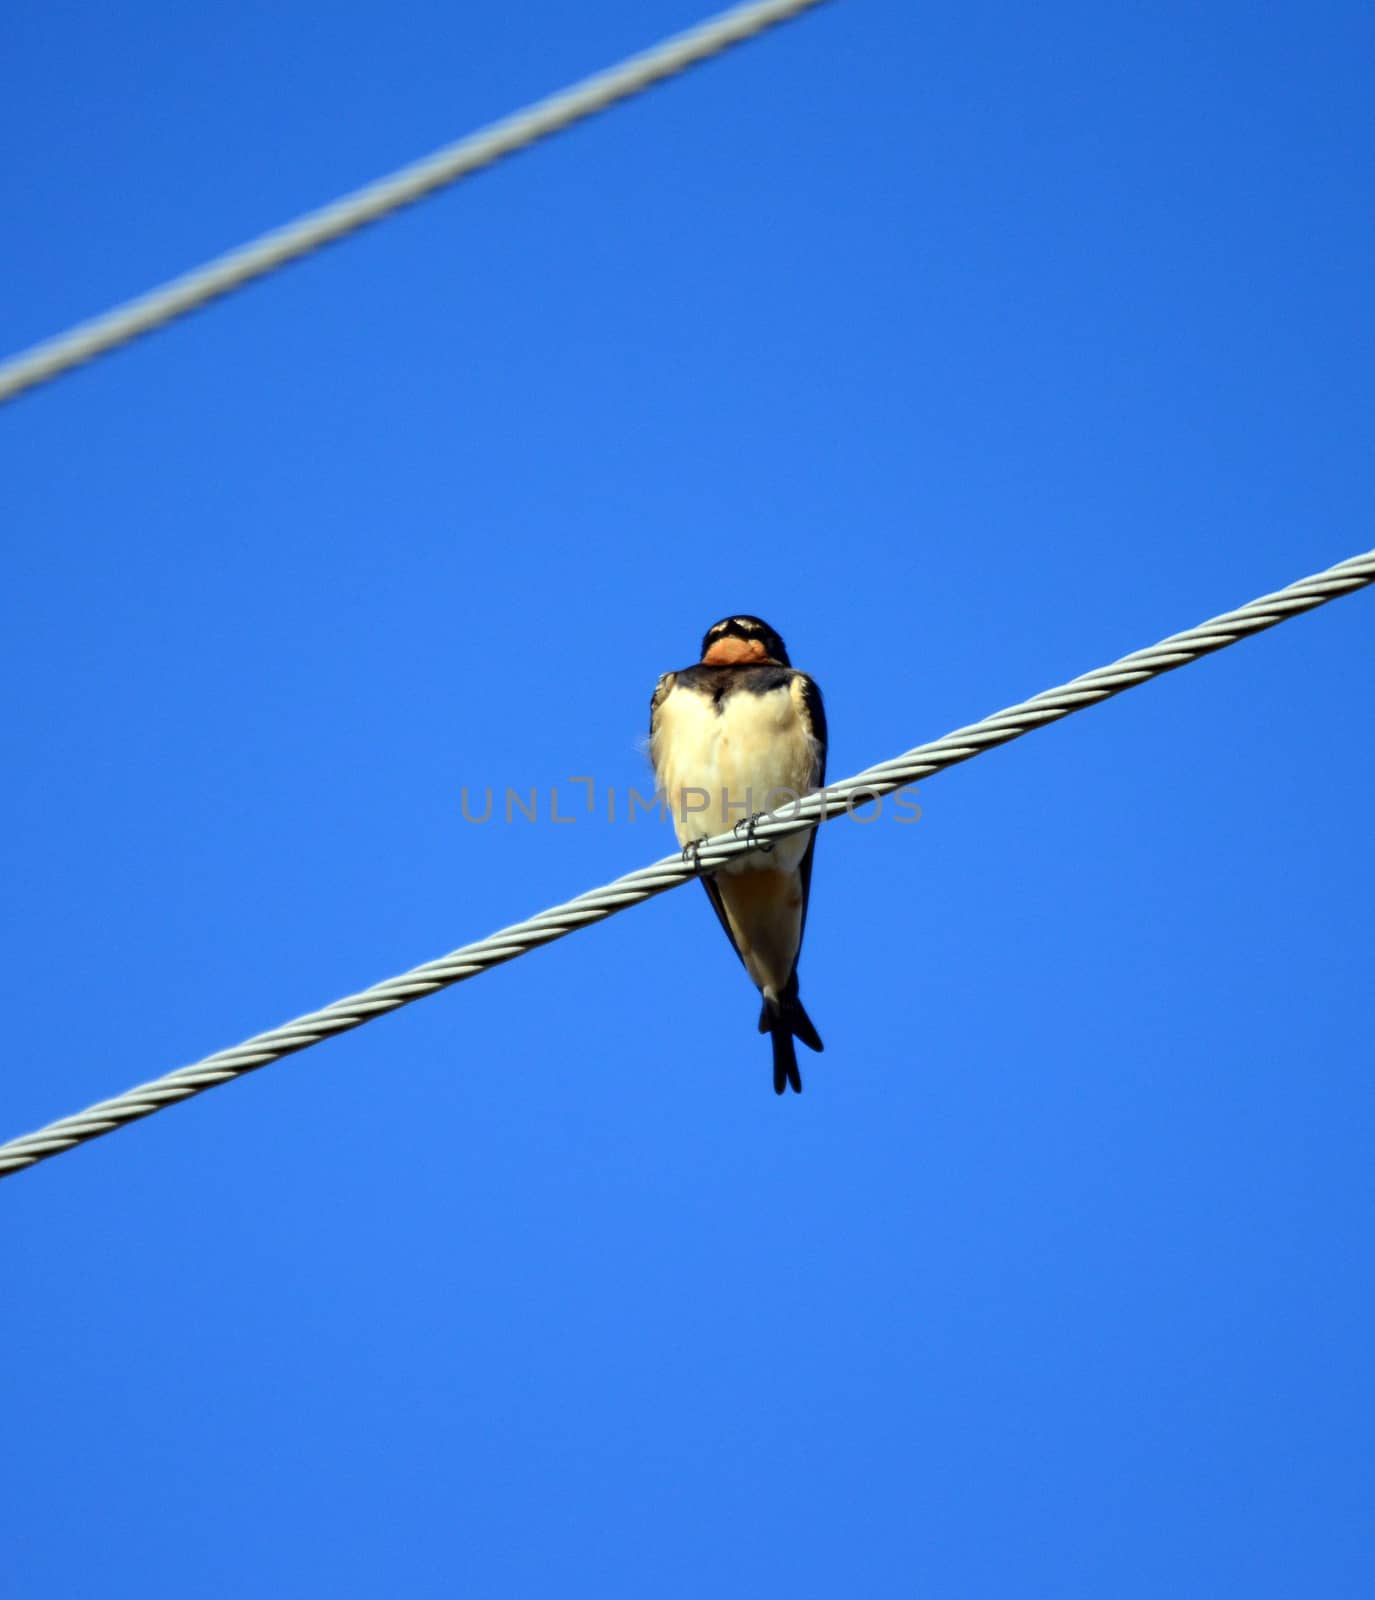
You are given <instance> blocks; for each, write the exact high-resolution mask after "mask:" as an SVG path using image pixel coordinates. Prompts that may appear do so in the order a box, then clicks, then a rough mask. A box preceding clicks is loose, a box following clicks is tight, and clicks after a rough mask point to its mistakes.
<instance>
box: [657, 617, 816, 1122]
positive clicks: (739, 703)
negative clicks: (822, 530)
mask: <svg viewBox="0 0 1375 1600" xmlns="http://www.w3.org/2000/svg"><path fill="white" fill-rule="evenodd" d="M649 752H650V758H651V759H652V761H653V763H654V775H655V777H656V779H657V780H658V785H659V789H660V792H661V793H662V794H663V795H664V797H665V799H666V801H667V804H668V806H669V808H670V810H671V811H672V814H673V825H674V829H675V831H676V832H677V835H678V842H679V844H681V845H682V846H683V850H684V854H685V855H686V854H687V853H688V852H689V851H690V850H691V848H692V846H693V845H694V844H695V843H699V842H700V841H701V840H703V839H706V838H709V837H710V836H711V835H712V834H716V833H726V832H729V831H730V830H731V828H732V827H733V826H734V828H735V829H736V831H737V832H738V831H739V829H740V828H741V826H746V827H748V826H749V825H750V822H751V819H753V818H754V817H757V816H758V815H759V814H760V813H762V812H765V811H768V810H777V809H779V808H782V807H785V806H786V805H787V804H788V803H789V801H790V800H792V799H793V798H794V797H796V796H798V795H803V794H806V793H807V791H808V790H810V789H814V788H816V787H818V786H819V785H820V784H822V783H824V782H825V781H826V713H825V711H824V710H823V708H822V704H821V691H820V690H819V689H818V688H817V686H816V685H815V684H814V683H813V682H812V680H811V679H810V678H809V677H807V676H806V675H805V674H804V673H801V672H794V671H793V669H792V664H791V662H790V661H789V660H788V652H787V650H786V649H784V646H783V641H782V639H780V638H779V636H778V635H777V634H776V633H775V632H774V631H773V629H772V628H771V627H769V625H768V624H767V623H766V622H761V621H760V620H759V618H758V617H726V618H725V619H724V621H721V622H718V623H716V625H715V626H714V627H711V628H708V629H707V634H706V637H705V638H704V639H703V640H702V657H701V660H700V661H699V662H698V663H697V665H696V666H692V667H685V668H684V669H683V670H682V671H681V672H666V673H665V674H664V676H663V677H662V678H660V679H659V684H658V687H657V688H656V689H655V691H654V698H653V699H652V700H651V701H650V721H649ZM815 847H816V831H815V829H811V830H809V831H807V832H805V833H795V834H790V835H788V836H787V837H786V838H782V839H775V840H773V841H772V843H771V845H769V846H764V847H761V851H760V852H754V851H752V852H750V853H749V854H747V855H740V856H735V857H733V858H732V859H731V860H730V861H727V862H726V863H725V864H724V865H723V866H722V867H720V868H718V869H717V871H716V872H715V873H714V874H713V875H712V876H710V877H704V878H703V879H702V880H701V883H702V887H703V888H704V889H705V890H706V891H707V898H708V899H709V900H710V901H711V904H712V909H713V910H714V911H715V912H716V915H717V917H718V918H719V919H720V922H721V926H722V927H723V928H724V929H725V930H726V937H727V938H728V939H729V940H730V942H731V944H732V946H734V949H735V953H736V954H737V955H738V956H739V957H740V959H741V961H742V962H743V963H744V965H745V971H746V972H748V973H749V975H750V977H751V978H752V979H753V980H754V982H755V984H756V985H757V986H758V989H759V992H760V994H762V995H763V997H764V1009H763V1010H762V1011H761V1012H760V1014H759V1031H760V1033H767V1034H769V1035H770V1036H771V1037H772V1040H773V1087H774V1092H775V1093H776V1094H782V1093H783V1091H784V1090H785V1089H786V1088H787V1087H788V1085H789V1084H791V1085H792V1087H793V1088H794V1089H795V1090H796V1091H797V1092H798V1093H799V1094H801V1092H802V1078H801V1075H800V1074H799V1072H798V1070H797V1051H796V1049H795V1048H794V1046H793V1039H794V1038H795V1037H796V1038H798V1039H801V1041H802V1042H803V1044H805V1045H806V1046H807V1047H808V1048H809V1049H811V1050H820V1049H821V1038H820V1036H819V1035H818V1033H817V1031H816V1029H815V1028H814V1027H813V1026H812V1021H811V1018H810V1017H809V1016H808V1015H807V1013H806V1012H805V1011H804V1010H803V1009H802V1002H801V1000H800V999H798V994H797V957H798V952H799V950H800V949H801V947H802V932H803V929H804V928H805V926H806V923H807V901H808V899H809V897H810V894H811V885H812V851H813V850H814V849H815ZM764 850H767V853H762V852H763V851H764Z"/></svg>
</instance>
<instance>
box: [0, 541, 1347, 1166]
mask: <svg viewBox="0 0 1375 1600" xmlns="http://www.w3.org/2000/svg"><path fill="white" fill-rule="evenodd" d="M1371 583H1375V550H1368V551H1366V553H1365V554H1364V555H1359V556H1353V557H1352V558H1351V559H1350V560H1349V561H1343V562H1340V563H1339V564H1338V565H1337V566H1335V567H1329V568H1328V569H1327V571H1326V572H1320V573H1317V574H1316V575H1315V576H1313V577H1311V578H1302V579H1300V580H1299V581H1298V582H1297V583H1291V584H1290V585H1289V586H1288V588H1286V589H1280V590H1278V591H1277V592H1276V593H1275V594H1268V595H1263V596H1262V597H1261V598H1260V599H1259V600H1252V601H1251V603H1250V604H1249V605H1245V606H1242V607H1241V608H1240V609H1239V610H1237V611H1229V612H1227V613H1225V614H1224V615H1223V616H1220V617H1214V618H1212V620H1211V621H1209V622H1204V623H1201V624H1200V625H1199V626H1198V627H1197V628H1190V629H1188V630H1187V631H1186V632H1184V633H1176V634H1172V635H1171V636H1170V638H1168V639H1163V640H1162V641H1161V642H1160V643H1159V644H1156V645H1152V646H1150V648H1149V649H1146V650H1137V651H1135V652H1133V654H1131V655H1128V656H1123V657H1122V658H1121V660H1120V661H1114V662H1113V663H1112V664H1111V665H1110V666H1106V667H1099V668H1098V669H1097V671H1095V672H1087V673H1085V674H1084V675H1083V676H1082V677H1079V678H1072V679H1071V680H1070V681H1069V682H1068V683H1066V684H1061V685H1060V687H1059V688H1057V689H1046V690H1045V691H1044V692H1043V693H1041V694H1038V695H1033V696H1032V698H1031V699H1030V700H1023V701H1022V702H1021V704H1020V705H1015V706H1009V707H1008V709H1007V710H1006V711H998V712H995V713H994V715H993V716H991V717H985V718H984V719H983V721H982V722H975V723H971V724H970V726H969V727H967V728H957V729H956V730H955V731H954V732H953V733H948V734H946V735H945V737H944V738H943V739H937V740H935V741H934V742H932V743H931V744H921V745H918V746H917V747H916V749H914V750H909V751H908V752H907V753H906V755H902V756H898V757H896V759H894V760H892V761H885V762H881V763H880V764H879V765H878V766H876V767H869V768H867V769H866V770H865V771H863V772H861V773H858V774H856V776H855V777H853V778H847V779H846V780H845V781H844V782H843V783H835V784H828V785H827V787H826V788H825V789H824V790H821V791H818V793H816V794H814V795H810V796H807V797H806V798H804V799H802V800H801V801H799V802H798V803H797V804H796V805H791V804H790V805H788V806H787V807H785V808H784V809H783V811H781V812H775V813H773V814H772V815H771V816H770V817H769V818H767V819H765V820H762V821H761V822H760V823H759V824H758V825H757V827H756V829H755V837H756V838H757V839H764V840H768V839H770V838H775V837H781V836H783V835H784V834H789V833H797V832H800V831H801V830H802V829H804V828H807V827H810V826H812V825H813V824H815V823H816V822H824V821H828V820H829V819H830V818H832V817H835V816H838V815H839V814H840V813H841V812H842V811H846V810H849V809H851V808H852V807H853V806H855V805H856V804H862V803H863V801H864V800H865V799H867V798H869V797H871V796H877V795H883V794H889V793H891V792H892V791H893V790H894V789H898V788H901V787H902V786H903V785H904V784H908V783H914V782H916V781H917V779H919V778H929V777H931V776H932V774H933V773H937V772H942V771H944V770H945V769H946V768H947V767H953V766H957V765H958V764H959V763H960V762H962V761H968V760H970V759H971V758H972V757H974V756H977V755H981V754H982V753H983V752H984V751H985V750H991V749H992V748H993V747H994V746H995V745H1000V744H1007V743H1009V742H1010V741H1011V740H1013V739H1019V738H1021V736H1022V735H1023V734H1024V733H1030V732H1031V731H1032V729H1033V728H1040V727H1044V726H1045V725H1046V724H1047V723H1049V722H1057V721H1059V719H1060V718H1061V717H1067V716H1069V715H1070V714H1071V713H1072V712H1075V711H1082V710H1083V709H1084V707H1085V706H1091V705H1096V704H1097V703H1098V702H1099V701H1100V700H1107V699H1110V698H1111V697H1112V696H1113V695H1115V694H1121V693H1122V692H1123V690H1125V689H1131V688H1134V687H1135V686H1136V685H1137V684H1138V683H1145V682H1146V680H1147V679H1149V678H1158V677H1159V676H1160V675H1161V674H1162V673H1165V672H1171V671H1173V670H1174V668H1176V667H1182V666H1184V665H1185V664H1186V663H1187V662H1190V661H1197V660H1198V659H1199V657H1200V656H1206V655H1211V654H1212V652H1213V651H1215V650H1221V649H1223V648H1225V647H1226V646H1227V645H1229V644H1235V643H1236V642H1237V640H1238V639H1244V638H1246V637H1248V636H1249V635H1250V634H1253V633H1261V632H1263V631H1264V630H1265V629H1266V628H1273V627H1274V626H1275V625H1276V624H1277V623H1280V622H1285V621H1287V620H1288V619H1289V618H1290V617H1293V616H1297V615H1298V614H1299V613H1300V612H1301V611H1311V610H1312V609H1313V608H1314V607H1315V606H1320V605H1325V604H1326V603H1327V602H1328V601H1329V600H1335V599H1336V598H1337V597H1338V596H1339V595H1344V594H1350V593H1352V592H1353V591H1354V590H1356V589H1363V588H1365V587H1366V586H1367V585H1369V584H1371ZM752 848H753V845H752V844H751V842H750V841H749V840H748V839H741V838H737V837H735V836H734V835H733V834H723V835H721V836H719V837H717V838H714V839H710V840H706V841H704V842H703V844H702V847H701V851H700V854H699V855H698V857H697V860H696V861H695V862H693V863H689V862H687V861H685V860H684V859H683V858H682V857H681V856H680V855H672V856H665V857H664V858H663V859H662V860H661V861H656V862H654V863H653V865H652V866H648V867H641V868H640V869H639V871H637V872H628V873H626V874H625V876H624V877H621V878H617V879H616V880H615V881H614V882H612V883H609V884H606V885H605V886H604V887H602V888H600V889H591V890H589V891H588V892H587V893H586V894H581V895H579V896H578V897H577V899H575V900H568V901H565V902H564V904H563V905H559V906H551V907H550V909H549V910H548V911H541V912H540V913H539V914H538V915H537V916H533V917H530V918H528V919H527V920H526V921H525V922H517V923H514V924H513V925H512V926H511V927H509V928H503V929H502V930H501V931H500V932H499V933H494V934H493V935H492V936H491V938H489V939H481V940H479V941H478V942H477V943H476V944H469V945H464V946H463V947H462V948H461V949H458V950H455V951H454V952H453V953H452V954H451V955H447V956H442V957H441V958H440V959H439V960H438V961H428V962H426V963H425V964H424V965H423V966H419V967H413V968H412V969H411V970H410V971H409V972H404V973H402V974H401V976H400V977H398V978H389V979H387V980H386V982H384V983H379V984H375V985H374V986H373V987H372V988H371V989H364V990H362V992H361V993H359V994H354V995H349V996H348V997H347V998H345V999H343V1000H336V1001H335V1002H334V1004H333V1005H329V1006H326V1007H324V1009H323V1010H321V1011H312V1012H310V1013H309V1014H308V1015H306V1016H304V1017H297V1018H296V1020H295V1021H294V1022H288V1023H286V1024H284V1025H283V1026H282V1027H280V1028H273V1029H272V1030H271V1031H270V1032H268V1033H260V1034H257V1035H255V1036H254V1037H253V1038H252V1039H249V1040H247V1041H246V1042H245V1043H243V1044H240V1045H236V1046H234V1048H233V1049H231V1050H221V1051H219V1052H218V1053H217V1054H215V1055H213V1056H206V1058H205V1059H204V1060H203V1061H198V1062H196V1063H195V1064H194V1065H193V1066H189V1067H182V1068H180V1069H179V1070H177V1071H176V1072H169V1073H168V1074H167V1075H166V1077H163V1078H155V1079H154V1080H153V1081H152V1082H151V1083H145V1084H141V1085H139V1087H138V1088H136V1089H130V1090H128V1091H127V1092H126V1093H124V1094H121V1095H116V1096H115V1098H114V1099H113V1100H102V1101H101V1102H100V1103H99V1104H98V1105H94V1106H91V1107H89V1108H88V1109H87V1110H85V1111H82V1112H78V1113H77V1115H75V1116H71V1117H63V1118H62V1119H61V1120H60V1121H58V1122H52V1123H49V1124H48V1126H47V1127H46V1128H40V1129H39V1130H38V1132H37V1133H30V1134H26V1135H24V1136H23V1137H21V1138H18V1139H12V1140H11V1141H10V1142H9V1143H8V1144H4V1145H0V1178H3V1177H6V1176H8V1175H9V1174H10V1173H12V1172H18V1171H19V1170H20V1169H21V1168H23V1167H29V1166H33V1165H34V1163H35V1162H38V1161H43V1160H45V1159H46V1158H47V1157H48V1156H54V1155H57V1154H59V1153H60V1152H61V1151H63V1150H70V1149H71V1148H72V1147H73V1146H74V1145H78V1144H84V1143H85V1142H86V1140H88V1139H95V1138H98V1137H99V1136H100V1135H101V1134H102V1133H109V1132H110V1131H111V1130H112V1129H114V1128H120V1127H123V1126H124V1124H125V1123H128V1122H136V1121H137V1120H138V1119H139V1118H140V1117H146V1116H149V1115H150V1114H151V1113H152V1112H154V1111H160V1110H161V1109H162V1108H163V1107H164V1106H168V1105H172V1104H174V1103H175V1102H176V1101H178V1100H187V1099H189V1098H190V1097H191V1096H192V1095H195V1094H200V1093H201V1092H202V1090H205V1089H211V1088H213V1087H214V1086H215V1085H216V1084H218V1083H227V1082H228V1081H229V1080H230V1079H231V1078H237V1077H241V1076H242V1075H243V1074H244V1073H245V1072H252V1071H253V1069H254V1068H255V1067H262V1066H266V1065H267V1063H268V1062H269V1061H278V1060H280V1059H281V1058H282V1057H283V1056H288V1055H293V1054H294V1053H295V1052H296V1051H298V1050H305V1049H307V1048H309V1046H311V1045H313V1044H319V1043H320V1041H321V1040H322V1039H330V1038H333V1037H334V1035H335V1034H338V1033H347V1032H348V1031H349V1030H350V1029H351V1028H357V1027H361V1026H362V1024H363V1023H365V1022H371V1021H372V1019H373V1018H374V1017H378V1016H381V1015H382V1014H383V1013H384V1012H388V1011H395V1010H397V1009H398V1008H399V1007H401V1006H404V1005H409V1004H410V1002H411V1001H412V1000H419V999H422V998H423V997H424V996H425V995H429V994H435V993H437V992H438V991H439V990H440V989H447V988H448V987H449V986H450V985H451V984H455V983H461V982H462V981H463V980H464V979H465V978H472V977H475V976H476V975H477V974H478V973H479V972H486V971H487V970H488V968H489V967H496V966H500V965H501V964H502V963H503V962H506V961H510V960H513V959H514V958H515V957H516V956H522V955H524V954H526V952H527V951H530V950H534V949H536V948H537V947H538V946H540V945H543V944H549V943H550V942H551V941H552V940H554V939H561V938H563V937H564V935H565V934H569V933H572V932H574V931H575V930H576V929H578V928H583V927H586V926H587V925H588V924H589V923H592V922H601V921H602V920H603V919H604V918H606V917H609V916H613V915H614V914H615V913H616V912H617V911H624V910H625V908H626V907H627V906H633V905H638V904H639V903H640V902H641V901H642V900H648V899H650V898H651V896H653V895H656V894H662V893H663V892H664V891H665V890H666V889H676V888H677V887H678V885H679V884H680V883H685V882H686V881H687V880H688V879H689V878H693V877H696V876H698V874H699V873H701V872H707V871H711V870H712V869H714V868H716V867H719V866H720V865H721V863H722V862H724V861H728V860H729V859H730V858H731V857H732V856H736V855H741V854H743V853H744V852H745V851H747V850H750V849H752Z"/></svg>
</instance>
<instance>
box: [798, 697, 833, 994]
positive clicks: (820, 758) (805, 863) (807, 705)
mask: <svg viewBox="0 0 1375 1600" xmlns="http://www.w3.org/2000/svg"><path fill="white" fill-rule="evenodd" d="M797 682H798V686H799V688H800V690H801V693H802V705H803V708H804V710H805V711H806V713H807V720H808V721H809V722H810V723H811V725H812V738H813V739H815V740H816V780H815V781H816V787H817V788H818V789H819V788H820V787H821V786H822V784H823V783H825V781H826V707H825V706H824V705H823V704H822V702H821V690H820V689H818V688H817V686H816V685H815V684H814V683H813V682H812V680H811V679H810V678H809V677H808V676H807V675H806V673H803V672H799V673H798V674H797ZM815 850H816V834H815V833H813V834H812V836H811V838H810V839H809V840H808V841H807V853H806V855H805V856H803V857H802V865H801V866H800V867H799V869H798V870H799V872H800V873H801V875H802V927H801V929H800V930H799V934H798V940H797V949H798V954H799V955H800V954H801V953H802V940H803V939H804V938H805V937H806V933H807V906H808V904H809V902H810V901H811V898H812V855H813V853H814V851H815ZM796 976H797V962H796V961H794V962H793V977H794V978H796Z"/></svg>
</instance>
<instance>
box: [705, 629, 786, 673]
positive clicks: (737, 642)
mask: <svg viewBox="0 0 1375 1600" xmlns="http://www.w3.org/2000/svg"><path fill="white" fill-rule="evenodd" d="M772 659H773V657H772V656H770V655H769V653H768V652H767V651H766V650H765V648H764V641H763V640H762V639H733V638H731V637H729V636H727V637H726V638H724V639H718V640H717V641H716V643H715V644H714V645H712V646H711V648H710V649H709V650H708V651H707V653H706V655H704V656H703V657H702V665H703V666H704V667H734V666H738V665H739V664H740V663H741V662H744V661H751V662H753V661H771V660H772Z"/></svg>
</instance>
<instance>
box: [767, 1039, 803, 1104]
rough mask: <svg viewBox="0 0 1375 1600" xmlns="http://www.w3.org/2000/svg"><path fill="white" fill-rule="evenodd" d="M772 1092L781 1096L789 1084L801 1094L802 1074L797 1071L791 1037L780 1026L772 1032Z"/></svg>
mask: <svg viewBox="0 0 1375 1600" xmlns="http://www.w3.org/2000/svg"><path fill="white" fill-rule="evenodd" d="M772 1037H773V1092H774V1093H775V1094H782V1093H783V1091H784V1090H785V1089H786V1088H787V1087H788V1085H789V1084H791V1085H792V1086H793V1088H794V1089H795V1090H796V1091H797V1093H798V1094H801V1093H802V1074H801V1073H800V1072H799V1071H798V1070H797V1051H796V1050H794V1049H793V1036H792V1034H791V1033H790V1032H789V1031H788V1029H787V1028H786V1027H785V1026H784V1025H782V1024H780V1025H779V1026H777V1027H776V1028H774V1030H773V1036H772Z"/></svg>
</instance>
